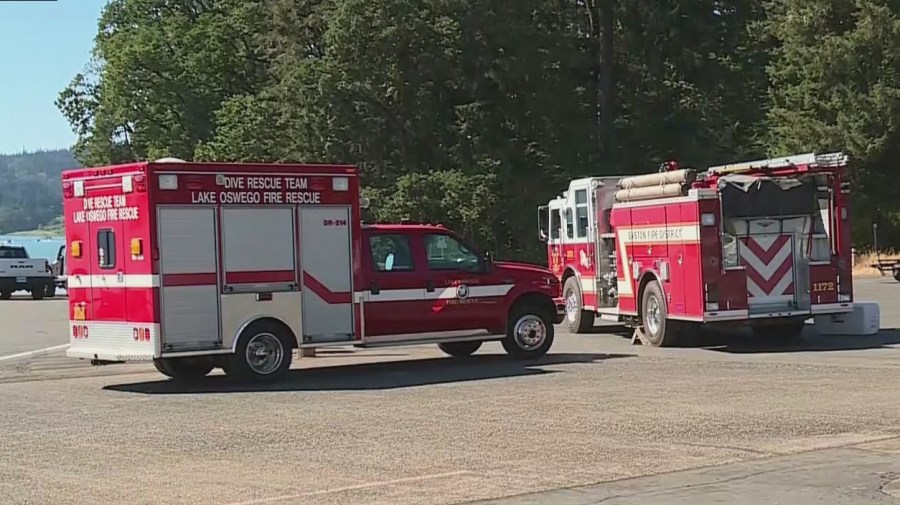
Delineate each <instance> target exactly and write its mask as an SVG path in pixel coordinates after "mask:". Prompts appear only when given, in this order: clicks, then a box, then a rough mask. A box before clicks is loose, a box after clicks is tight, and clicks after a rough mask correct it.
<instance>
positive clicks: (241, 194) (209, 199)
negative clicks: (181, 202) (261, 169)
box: [191, 176, 322, 205]
mask: <svg viewBox="0 0 900 505" xmlns="http://www.w3.org/2000/svg"><path fill="white" fill-rule="evenodd" d="M216 184H217V185H218V186H221V187H223V188H224V189H223V190H221V191H192V192H191V203H204V204H216V203H219V204H258V203H264V204H276V205H277V204H316V203H321V201H322V194H321V193H320V192H318V191H309V190H308V188H309V185H308V182H307V180H306V178H305V177H277V176H276V177H266V176H256V177H249V176H245V177H242V176H223V177H218V178H217V179H216Z"/></svg>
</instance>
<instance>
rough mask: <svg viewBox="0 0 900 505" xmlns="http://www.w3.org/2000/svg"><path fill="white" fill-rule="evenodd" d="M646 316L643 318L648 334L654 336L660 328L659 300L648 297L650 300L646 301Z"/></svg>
mask: <svg viewBox="0 0 900 505" xmlns="http://www.w3.org/2000/svg"><path fill="white" fill-rule="evenodd" d="M646 311H647V315H646V316H645V318H644V323H645V324H646V325H647V331H649V332H650V334H651V335H656V334H657V332H659V328H660V326H662V321H661V320H660V316H661V312H662V311H661V310H660V308H659V300H657V299H656V297H655V296H652V295H651V296H650V299H649V300H647V309H646Z"/></svg>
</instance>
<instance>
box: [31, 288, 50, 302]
mask: <svg viewBox="0 0 900 505" xmlns="http://www.w3.org/2000/svg"><path fill="white" fill-rule="evenodd" d="M46 291H47V286H40V285H37V286H32V288H31V299H32V300H43V299H44V294H45V293H46Z"/></svg>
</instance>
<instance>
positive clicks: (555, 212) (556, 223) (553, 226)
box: [550, 209, 562, 240]
mask: <svg viewBox="0 0 900 505" xmlns="http://www.w3.org/2000/svg"><path fill="white" fill-rule="evenodd" d="M561 228H562V219H560V217H559V209H551V210H550V239H551V240H559V231H560V229H561Z"/></svg>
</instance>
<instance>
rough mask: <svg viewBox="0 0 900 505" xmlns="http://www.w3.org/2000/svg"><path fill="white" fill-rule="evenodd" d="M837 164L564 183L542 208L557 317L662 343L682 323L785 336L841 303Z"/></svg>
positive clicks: (769, 164)
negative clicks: (602, 322)
mask: <svg viewBox="0 0 900 505" xmlns="http://www.w3.org/2000/svg"><path fill="white" fill-rule="evenodd" d="M846 167H847V157H846V156H845V155H844V154H842V153H832V154H823V155H817V154H803V155H798V156H790V157H786V158H778V159H768V160H760V161H753V162H747V163H738V164H732V165H723V166H717V167H710V168H709V169H708V170H706V171H703V172H698V171H697V170H695V169H691V168H683V169H679V168H678V166H677V164H676V163H674V162H668V163H665V164H663V166H662V167H661V170H660V172H659V173H655V174H646V175H638V176H607V177H588V178H584V179H578V180H574V181H571V183H570V184H569V189H568V191H567V192H566V193H564V194H563V195H562V196H560V197H558V198H556V199H554V200H552V201H550V202H549V203H548V204H547V205H544V206H541V207H540V209H539V216H540V217H539V219H540V234H541V239H542V240H544V241H546V242H547V254H548V259H549V264H550V269H551V270H552V271H553V272H554V273H555V274H556V275H557V276H558V277H559V278H560V281H561V283H562V284H563V293H564V298H565V304H566V321H565V324H566V325H567V326H568V328H569V329H570V330H571V331H573V332H585V331H587V330H588V329H589V328H590V327H591V326H592V325H593V323H594V319H595V317H596V316H600V317H601V318H603V319H609V320H612V321H619V322H625V323H626V324H629V325H631V326H634V327H637V328H638V329H639V330H640V332H641V333H640V335H641V336H642V338H641V339H642V340H643V341H644V342H647V343H649V344H651V345H655V346H668V345H673V344H676V343H678V341H679V336H680V335H685V336H689V335H687V332H681V330H684V329H689V328H691V325H692V324H698V323H722V322H729V323H730V324H734V323H735V322H738V323H744V324H750V325H751V326H752V327H754V328H755V329H756V330H759V331H762V332H764V333H772V334H776V335H781V336H785V337H789V336H796V335H799V333H800V332H801V331H802V329H803V324H804V321H805V320H806V319H808V318H809V317H811V316H815V315H820V314H836V313H845V312H850V311H852V310H853V304H852V300H853V291H852V288H853V285H852V277H851V268H852V265H851V252H850V246H851V242H850V215H849V214H850V190H849V183H848V182H847V174H846Z"/></svg>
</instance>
